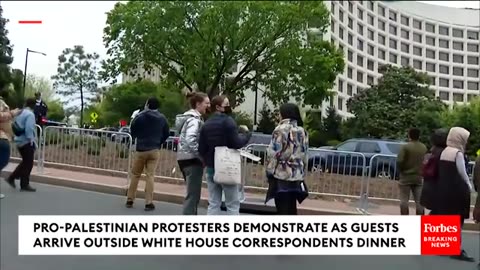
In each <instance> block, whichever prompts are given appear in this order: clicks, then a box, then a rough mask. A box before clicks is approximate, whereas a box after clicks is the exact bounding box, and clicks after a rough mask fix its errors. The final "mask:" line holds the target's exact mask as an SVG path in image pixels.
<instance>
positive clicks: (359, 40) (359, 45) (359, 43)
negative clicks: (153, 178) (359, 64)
mask: <svg viewBox="0 0 480 270" xmlns="http://www.w3.org/2000/svg"><path fill="white" fill-rule="evenodd" d="M357 49H359V50H360V51H363V41H362V40H361V39H357Z"/></svg>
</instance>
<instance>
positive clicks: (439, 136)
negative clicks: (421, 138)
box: [430, 128, 448, 147]
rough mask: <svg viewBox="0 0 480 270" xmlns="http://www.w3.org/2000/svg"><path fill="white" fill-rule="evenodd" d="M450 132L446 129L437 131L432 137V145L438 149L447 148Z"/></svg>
mask: <svg viewBox="0 0 480 270" xmlns="http://www.w3.org/2000/svg"><path fill="white" fill-rule="evenodd" d="M447 136H448V130H447V129H444V128H440V129H436V130H435V131H434V132H433V133H432V135H431V136H430V143H431V144H432V145H433V146H437V147H447Z"/></svg>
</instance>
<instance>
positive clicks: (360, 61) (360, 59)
mask: <svg viewBox="0 0 480 270" xmlns="http://www.w3.org/2000/svg"><path fill="white" fill-rule="evenodd" d="M357 65H358V66H361V67H363V57H362V56H360V55H357Z"/></svg>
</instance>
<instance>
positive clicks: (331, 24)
mask: <svg viewBox="0 0 480 270" xmlns="http://www.w3.org/2000/svg"><path fill="white" fill-rule="evenodd" d="M330 30H332V32H333V33H335V22H334V21H333V18H332V22H331V23H330Z"/></svg>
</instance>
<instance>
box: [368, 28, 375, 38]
mask: <svg viewBox="0 0 480 270" xmlns="http://www.w3.org/2000/svg"><path fill="white" fill-rule="evenodd" d="M367 35H368V39H370V40H372V41H374V40H375V33H374V32H373V31H372V30H370V29H368V30H367Z"/></svg>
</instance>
